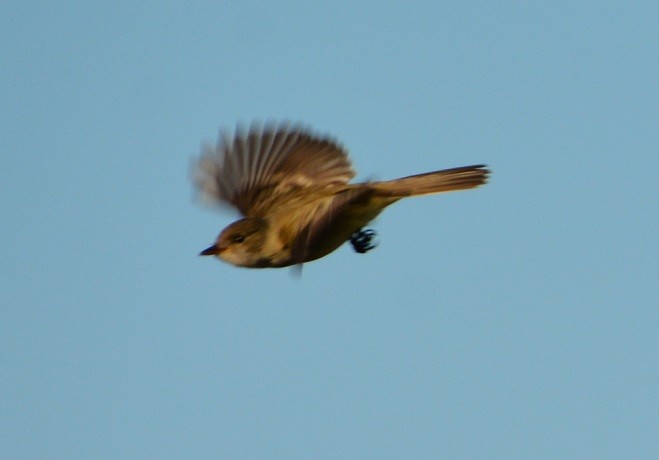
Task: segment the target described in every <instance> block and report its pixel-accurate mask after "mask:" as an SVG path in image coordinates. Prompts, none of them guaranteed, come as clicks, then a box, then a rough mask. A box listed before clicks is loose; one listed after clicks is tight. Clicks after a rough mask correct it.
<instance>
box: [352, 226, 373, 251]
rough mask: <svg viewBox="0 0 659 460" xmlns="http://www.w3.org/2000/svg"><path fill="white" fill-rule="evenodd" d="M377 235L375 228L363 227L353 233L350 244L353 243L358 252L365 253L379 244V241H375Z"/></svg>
mask: <svg viewBox="0 0 659 460" xmlns="http://www.w3.org/2000/svg"><path fill="white" fill-rule="evenodd" d="M376 235H377V233H375V230H371V229H370V228H362V229H360V230H359V231H357V232H355V233H353V234H352V236H351V237H350V244H352V247H353V248H354V249H355V251H356V252H358V253H360V254H364V253H365V252H367V251H370V250H371V249H373V248H374V247H376V246H377V245H378V241H374V239H375V236H376Z"/></svg>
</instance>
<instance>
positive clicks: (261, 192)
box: [195, 124, 355, 216]
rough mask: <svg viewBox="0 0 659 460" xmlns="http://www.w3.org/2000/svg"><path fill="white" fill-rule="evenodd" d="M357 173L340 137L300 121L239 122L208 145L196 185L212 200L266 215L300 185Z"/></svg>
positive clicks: (342, 180) (346, 178)
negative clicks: (315, 131)
mask: <svg viewBox="0 0 659 460" xmlns="http://www.w3.org/2000/svg"><path fill="white" fill-rule="evenodd" d="M354 175H355V173H354V171H353V169H352V166H351V164H350V160H349V159H348V155H347V153H346V152H345V150H344V149H343V147H341V146H340V145H338V144H337V143H336V142H335V141H334V140H332V139H329V138H327V137H322V136H317V135H315V134H312V133H310V132H309V131H308V130H306V129H305V128H303V127H301V126H300V125H290V124H280V125H274V124H266V125H265V126H263V125H260V124H252V125H251V127H250V128H249V130H248V131H245V129H244V128H242V127H240V126H238V127H237V128H236V130H235V133H234V134H233V136H231V135H229V134H227V133H225V132H223V133H222V134H221V135H220V138H219V140H218V142H217V144H216V146H214V147H211V146H207V147H206V148H205V149H204V150H203V152H202V155H201V157H200V158H199V160H198V161H197V163H196V170H195V184H196V186H197V189H198V191H199V192H200V194H201V195H202V197H204V198H205V199H207V200H210V201H211V202H215V203H220V204H228V205H230V206H233V207H235V208H237V209H238V210H239V211H240V212H241V213H242V214H243V215H245V216H264V215H265V214H267V212H268V210H269V209H270V208H271V207H272V206H274V205H276V203H277V199H278V198H280V197H282V196H285V195H286V192H288V191H290V190H292V189H294V188H299V187H318V186H323V185H328V184H346V183H347V182H348V181H349V180H350V179H352V178H353V177H354Z"/></svg>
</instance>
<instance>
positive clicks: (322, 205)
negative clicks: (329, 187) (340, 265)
mask: <svg viewBox="0 0 659 460" xmlns="http://www.w3.org/2000/svg"><path fill="white" fill-rule="evenodd" d="M372 196H373V190H372V189H370V188H369V187H359V186H357V187H347V188H346V189H344V190H343V191H341V192H338V193H336V194H334V195H333V196H332V197H331V198H329V199H327V200H323V201H322V202H319V203H318V205H317V206H316V207H315V209H314V210H313V211H311V212H309V213H308V218H307V223H306V224H305V225H304V227H303V228H302V229H301V230H300V231H299V232H297V234H296V237H295V239H294V240H293V245H292V247H291V257H292V259H293V261H294V262H295V263H296V264H301V263H303V262H306V261H308V260H315V259H316V258H319V257H322V256H324V255H326V254H328V253H330V252H332V251H333V250H334V249H336V248H337V247H339V246H340V245H342V244H343V243H344V242H345V241H346V240H347V239H348V238H349V237H350V236H351V235H352V234H353V233H354V232H356V231H357V230H359V229H360V228H361V227H362V226H363V225H365V222H363V221H362V218H361V216H362V215H364V214H368V213H369V212H370V211H371V210H372V209H373V207H374V206H373V205H372V203H371V198H372ZM387 203H391V201H389V202H387ZM382 208H384V205H383V206H378V205H375V209H376V210H375V215H377V214H378V213H379V211H380V210H381V209H382ZM367 220H370V219H367Z"/></svg>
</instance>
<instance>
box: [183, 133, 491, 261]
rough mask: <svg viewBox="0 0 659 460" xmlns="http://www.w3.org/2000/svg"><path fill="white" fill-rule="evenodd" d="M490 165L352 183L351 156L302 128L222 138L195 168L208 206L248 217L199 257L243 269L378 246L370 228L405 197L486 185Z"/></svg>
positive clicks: (206, 148)
mask: <svg viewBox="0 0 659 460" xmlns="http://www.w3.org/2000/svg"><path fill="white" fill-rule="evenodd" d="M488 174H489V171H488V170H487V169H486V166H485V165H473V166H463V167H460V168H451V169H444V170H440V171H434V172H429V173H424V174H417V175H414V176H407V177H403V178H401V179H394V180H388V181H380V182H362V183H356V184H351V183H349V181H350V180H351V179H352V178H353V177H354V176H355V171H354V170H353V169H352V166H351V163H350V160H349V159H348V155H347V153H346V150H345V149H344V148H343V147H342V146H341V145H340V144H339V143H337V142H336V141H335V140H333V139H332V138H329V137H326V136H319V135H316V134H314V133H312V132H311V131H309V130H308V129H306V128H303V127H302V126H300V125H290V124H279V125H275V124H266V125H261V124H252V125H251V126H250V128H249V129H248V130H245V129H243V128H241V127H238V128H237V129H236V131H235V133H234V134H233V135H229V134H226V133H223V134H222V135H221V136H220V138H219V140H218V142H217V145H215V146H206V147H205V148H204V150H203V152H202V154H201V156H200V157H199V159H198V160H197V161H196V163H195V165H194V171H193V175H194V183H195V185H196V188H197V190H198V191H199V193H200V194H201V195H202V197H203V198H205V199H206V200H210V201H212V202H215V203H218V204H224V205H229V206H231V207H233V208H235V209H237V210H238V211H239V212H240V213H241V214H242V215H243V216H244V217H243V218H241V219H239V220H237V221H235V222H233V223H232V224H230V225H229V226H228V227H226V228H225V229H224V230H222V232H221V233H220V234H219V236H218V237H217V239H216V241H215V243H213V245H212V246H210V247H208V248H207V249H204V250H203V251H201V253H200V255H203V256H216V257H218V258H220V259H222V260H224V261H226V262H229V263H231V264H233V265H237V266H240V267H249V268H267V267H287V266H291V265H298V264H303V263H305V262H310V261H313V260H316V259H319V258H321V257H324V256H326V255H328V254H329V253H331V252H332V251H334V250H335V249H337V248H338V247H339V246H341V245H342V244H343V243H345V242H346V241H350V242H351V244H352V245H353V247H354V249H355V250H356V251H357V252H359V253H364V252H367V251H368V250H370V249H372V248H373V247H374V246H375V242H374V237H375V232H374V231H373V230H371V229H367V228H365V226H366V225H367V224H368V223H369V222H370V221H372V220H373V219H375V217H377V216H378V214H380V213H381V212H382V211H383V210H384V208H386V207H387V206H389V205H391V204H393V203H395V202H396V201H398V200H400V199H401V198H407V197H410V196H417V195H428V194H432V193H441V192H450V191H453V190H466V189H470V188H474V187H478V186H479V185H482V184H484V183H485V182H486V181H487V178H488Z"/></svg>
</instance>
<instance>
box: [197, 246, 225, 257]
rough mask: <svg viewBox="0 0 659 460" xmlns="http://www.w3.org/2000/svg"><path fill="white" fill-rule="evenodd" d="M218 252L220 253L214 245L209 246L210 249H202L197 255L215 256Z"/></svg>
mask: <svg viewBox="0 0 659 460" xmlns="http://www.w3.org/2000/svg"><path fill="white" fill-rule="evenodd" d="M218 252H220V250H219V248H218V247H217V245H216V244H214V245H213V246H211V247H209V248H206V249H204V250H203V251H201V252H200V253H199V255H200V256H214V255H215V254H217V253H218Z"/></svg>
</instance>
